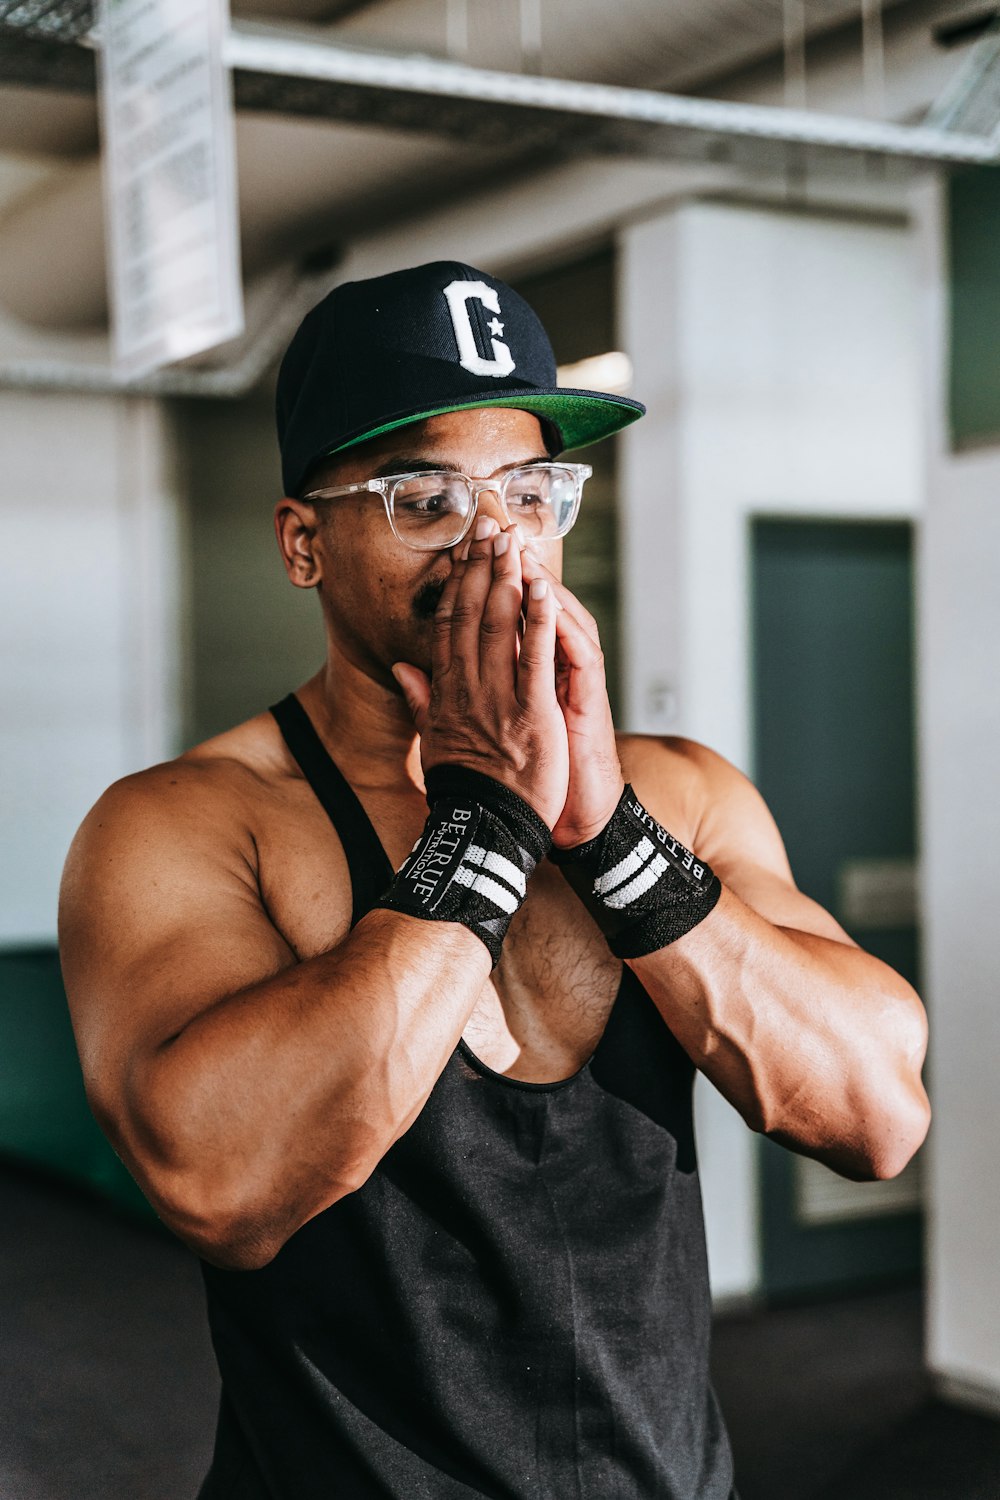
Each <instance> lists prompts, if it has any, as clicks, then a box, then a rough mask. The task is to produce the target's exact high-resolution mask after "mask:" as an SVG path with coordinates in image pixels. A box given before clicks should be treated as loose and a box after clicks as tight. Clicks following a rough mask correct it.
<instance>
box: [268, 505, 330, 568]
mask: <svg viewBox="0 0 1000 1500" xmlns="http://www.w3.org/2000/svg"><path fill="white" fill-rule="evenodd" d="M318 530H319V523H318V519H317V516H316V510H315V507H314V506H312V505H310V504H309V502H308V501H306V500H293V499H291V498H290V497H289V496H287V495H286V496H285V497H284V499H282V500H279V501H278V503H277V505H276V506H275V507H274V534H275V536H276V537H277V539H278V547H279V548H280V550H281V558H282V561H283V562H284V564H285V572H286V573H287V574H288V577H289V579H290V580H291V582H292V583H294V585H295V587H296V588H298V589H314V588H315V587H316V585H317V584H318V583H319V582H320V580H321V578H322V576H323V575H322V565H321V561H320V557H319V553H318V551H317V548H316V536H317V533H318Z"/></svg>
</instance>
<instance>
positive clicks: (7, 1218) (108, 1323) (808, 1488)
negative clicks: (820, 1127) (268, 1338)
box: [0, 1166, 1000, 1500]
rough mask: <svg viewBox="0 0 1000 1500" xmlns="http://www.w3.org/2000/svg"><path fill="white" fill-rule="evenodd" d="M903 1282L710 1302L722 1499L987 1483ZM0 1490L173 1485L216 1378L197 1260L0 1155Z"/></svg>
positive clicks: (164, 1495)
mask: <svg viewBox="0 0 1000 1500" xmlns="http://www.w3.org/2000/svg"><path fill="white" fill-rule="evenodd" d="M920 1325H921V1306H920V1294H919V1291H918V1290H917V1289H915V1288H896V1289H892V1290H888V1291H880V1292H876V1293H868V1294H867V1295H865V1296H862V1297H852V1298H849V1299H839V1300H836V1301H828V1302H826V1303H821V1304H811V1305H809V1306H802V1307H785V1308H782V1309H780V1310H770V1311H766V1312H755V1313H750V1314H745V1315H739V1316H728V1317H726V1318H721V1319H719V1321H718V1323H717V1326H716V1334H715V1353H714V1364H715V1385H716V1390H717V1392H718V1395H719V1399H720V1402H721V1404H722V1408H723V1411H724V1413H725V1415H726V1419H727V1422H728V1424H729V1429H730V1433H731V1435H732V1439H733V1446H734V1449H735V1451H736V1456H737V1478H738V1482H739V1486H740V1493H741V1500H1000V1422H997V1421H993V1420H991V1419H989V1418H987V1417H982V1416H978V1415H976V1414H974V1413H971V1412H966V1411H962V1410H959V1409H957V1408H952V1407H949V1406H946V1405H944V1404H943V1403H941V1402H938V1401H935V1400H934V1399H933V1397H932V1394H931V1391H930V1389H929V1386H928V1383H927V1380H926V1378H925V1376H924V1375H923V1373H922V1371H921V1366H920ZM0 1329H2V1344H3V1357H2V1359H0V1500H192V1497H193V1496H194V1495H195V1494H196V1493H197V1489H198V1484H199V1482H200V1480H201V1477H202V1475H203V1474H204V1471H205V1469H206V1467H207V1463H208V1458H209V1453H210V1450H211V1439H212V1427H213V1421H214V1412H215V1402H216V1395H217V1389H218V1387H217V1379H216V1374H215V1366H214V1363H213V1359H212V1352H211V1347H210V1345H209V1341H208V1336H207V1331H206V1328H205V1322H204V1312H203V1303H202V1291H201V1281H200V1277H199V1273H198V1267H197V1262H196V1261H195V1259H194V1258H193V1256H191V1255H190V1254H189V1253H188V1252H187V1251H186V1250H184V1248H183V1247H182V1246H181V1245H179V1244H178V1243H176V1242H174V1241H172V1240H170V1239H169V1238H167V1237H166V1236H161V1235H159V1234H157V1233H156V1231H155V1229H149V1228H146V1227H144V1226H142V1225H139V1224H136V1223H133V1222H131V1221H130V1220H126V1219H123V1218H121V1217H118V1216H117V1215H116V1214H114V1213H112V1212H111V1211H110V1210H108V1209H106V1208H105V1207H104V1206H103V1205H102V1204H100V1203H98V1202H95V1201H94V1200H92V1199H91V1198H89V1197H87V1196H86V1195H84V1194H83V1193H81V1192H77V1191H74V1190H68V1189H66V1188H64V1187H62V1186H61V1185H56V1184H53V1183H51V1182H49V1181H47V1180H45V1179H41V1178H36V1177H34V1176H32V1175H29V1174H27V1173H24V1172H22V1171H20V1170H17V1169H14V1168H12V1167H10V1166H4V1167H0Z"/></svg>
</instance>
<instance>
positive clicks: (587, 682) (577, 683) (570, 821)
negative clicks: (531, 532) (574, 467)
mask: <svg viewBox="0 0 1000 1500" xmlns="http://www.w3.org/2000/svg"><path fill="white" fill-rule="evenodd" d="M521 571H522V575H523V578H524V582H525V585H527V584H529V583H530V582H531V580H532V579H533V578H544V579H545V581H546V582H547V583H548V585H549V587H550V588H551V590H552V592H553V594H554V595H555V598H556V603H557V604H558V605H559V606H560V609H559V612H558V614H557V615H556V692H557V696H558V699H559V705H560V707H561V708H562V712H563V717H564V719H565V721H566V731H567V734H568V736H569V790H568V793H567V797H566V805H565V807H564V808H563V810H562V813H561V815H560V817H559V821H558V822H557V823H556V825H555V827H554V829H553V830H552V837H553V842H554V843H555V844H556V846H557V847H558V848H561V849H572V848H573V847H574V846H575V845H577V844H583V843H586V842H587V840H588V839H592V838H594V837H595V835H596V834H598V833H600V831H601V829H602V828H603V827H604V825H605V824H606V823H607V821H608V819H609V818H610V817H611V814H612V813H613V812H614V810H615V807H616V806H617V805H618V799H619V797H620V796H621V794H622V790H623V788H624V785H625V782H624V778H623V776H622V768H621V764H620V762H619V760H618V747H617V744H616V742H615V726H614V723H613V722H612V718H611V705H610V704H609V702H608V688H607V682H606V680H605V676H604V653H603V651H602V650H601V641H600V636H599V635H598V630H597V624H596V622H595V620H594V618H593V616H592V615H591V614H589V613H588V612H587V610H586V609H584V607H583V605H582V604H581V603H580V601H579V599H577V598H576V596H575V595H574V594H572V593H571V592H570V590H569V589H568V588H566V586H565V585H564V584H562V583H560V582H559V580H558V579H557V578H556V576H555V574H554V573H551V572H550V571H549V569H548V568H546V567H545V565H544V564H543V563H542V562H541V561H540V560H539V558H538V556H537V555H536V554H535V553H534V552H532V550H531V548H530V547H525V549H524V551H523V552H522V553H521Z"/></svg>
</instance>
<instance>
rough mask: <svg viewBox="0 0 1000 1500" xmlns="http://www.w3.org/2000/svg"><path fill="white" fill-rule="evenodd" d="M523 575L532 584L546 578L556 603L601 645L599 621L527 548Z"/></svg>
mask: <svg viewBox="0 0 1000 1500" xmlns="http://www.w3.org/2000/svg"><path fill="white" fill-rule="evenodd" d="M521 573H522V575H523V577H524V581H525V583H530V582H531V580H532V579H533V578H544V579H545V581H546V583H548V585H549V587H550V588H551V589H552V592H553V594H554V595H555V599H556V603H557V604H558V605H559V606H560V608H561V609H564V610H567V611H568V612H569V613H570V614H572V615H573V617H574V619H575V620H576V621H577V622H578V623H579V624H580V625H581V626H582V627H583V629H584V630H585V631H586V632H587V634H588V635H589V636H590V638H591V640H592V641H593V642H594V644H595V645H597V646H598V647H599V646H600V643H601V638H600V634H599V632H598V629H597V621H596V620H595V619H594V617H593V615H592V614H591V613H590V612H589V610H587V609H585V608H584V606H583V605H582V604H581V603H580V601H579V599H578V598H577V597H576V595H575V594H574V593H572V592H571V591H570V590H569V589H568V588H567V587H566V585H565V584H564V583H560V581H559V579H558V578H557V577H556V576H555V574H554V573H553V572H551V571H550V569H548V568H547V567H546V566H545V564H544V563H543V562H541V561H540V559H539V558H538V556H537V554H536V553H534V552H532V550H531V548H530V547H525V549H524V551H523V552H522V553H521Z"/></svg>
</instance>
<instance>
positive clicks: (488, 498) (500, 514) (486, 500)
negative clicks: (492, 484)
mask: <svg viewBox="0 0 1000 1500" xmlns="http://www.w3.org/2000/svg"><path fill="white" fill-rule="evenodd" d="M484 516H485V517H488V518H489V519H490V520H491V521H495V522H496V524H497V527H498V528H499V530H500V531H505V530H506V529H507V527H508V526H509V525H510V524H511V520H510V516H509V515H508V514H507V510H506V507H505V506H504V504H503V501H502V500H501V499H500V495H499V493H498V491H497V490H494V489H482V490H480V491H479V497H478V499H477V501H476V514H475V519H474V520H473V522H472V525H471V526H470V528H469V530H468V532H467V533H466V535H465V536H464V537H463V538H462V540H461V541H460V542H456V543H455V545H454V546H453V547H452V549H451V552H452V556H453V557H454V558H455V559H456V560H457V559H458V558H460V557H461V555H462V553H463V552H464V551H465V549H466V547H467V546H468V545H469V538H470V537H472V536H474V535H475V531H476V525H477V524H478V522H480V521H481V520H482V519H483V517H484Z"/></svg>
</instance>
